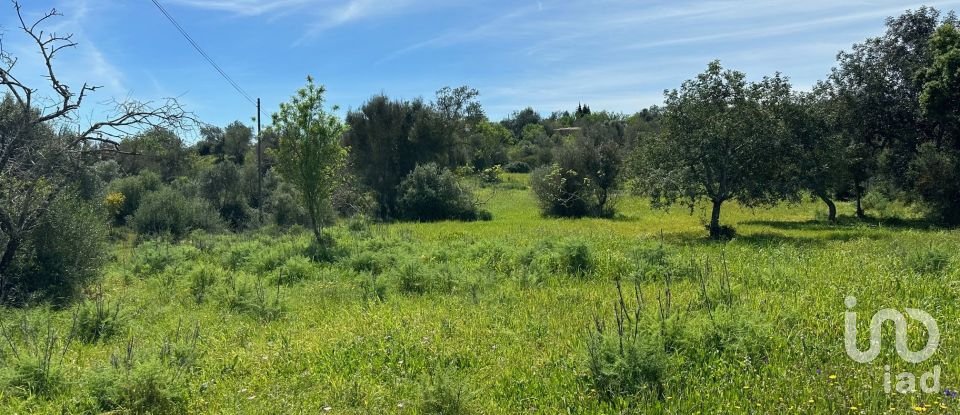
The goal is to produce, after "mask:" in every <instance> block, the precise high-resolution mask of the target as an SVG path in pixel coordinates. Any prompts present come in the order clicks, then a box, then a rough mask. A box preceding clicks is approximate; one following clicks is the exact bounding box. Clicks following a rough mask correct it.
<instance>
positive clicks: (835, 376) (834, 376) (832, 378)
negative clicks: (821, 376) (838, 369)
mask: <svg viewBox="0 0 960 415" xmlns="http://www.w3.org/2000/svg"><path fill="white" fill-rule="evenodd" d="M827 378H829V379H830V380H834V379H836V378H837V375H830V376H827Z"/></svg>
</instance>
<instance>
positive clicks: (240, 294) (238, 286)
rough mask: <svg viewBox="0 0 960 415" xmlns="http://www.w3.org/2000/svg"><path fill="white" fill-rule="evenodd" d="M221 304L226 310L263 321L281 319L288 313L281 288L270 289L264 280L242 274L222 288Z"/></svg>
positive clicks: (235, 276)
mask: <svg viewBox="0 0 960 415" xmlns="http://www.w3.org/2000/svg"><path fill="white" fill-rule="evenodd" d="M218 298H219V300H220V303H221V304H223V305H224V306H225V307H226V308H228V309H230V310H232V311H235V312H238V313H242V314H246V315H250V316H252V317H256V318H257V319H258V320H261V321H272V320H276V319H279V318H280V317H282V316H283V314H284V313H285V312H286V306H285V305H284V303H283V299H282V298H281V297H280V286H279V285H276V286H274V287H268V286H267V285H266V284H265V283H264V281H263V279H262V278H260V277H252V276H250V275H249V274H244V273H240V274H238V275H233V276H231V278H230V279H229V280H228V281H227V282H226V283H225V284H222V285H221V286H220V290H219V293H218Z"/></svg>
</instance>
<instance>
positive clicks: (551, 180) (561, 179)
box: [530, 164, 591, 217]
mask: <svg viewBox="0 0 960 415" xmlns="http://www.w3.org/2000/svg"><path fill="white" fill-rule="evenodd" d="M589 184H590V182H589V181H588V180H587V178H585V177H583V175H581V174H580V173H579V172H577V171H575V170H569V169H564V168H563V167H560V165H559V164H553V165H552V166H543V167H540V168H538V169H536V170H534V171H533V173H531V174H530V188H531V189H532V190H533V194H534V195H535V196H536V197H537V202H538V204H539V205H540V212H541V213H542V214H543V215H544V216H555V217H583V216H587V215H589V214H590V210H591V209H590V204H589V203H588V201H587V198H588V197H589Z"/></svg>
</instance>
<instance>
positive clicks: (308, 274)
mask: <svg viewBox="0 0 960 415" xmlns="http://www.w3.org/2000/svg"><path fill="white" fill-rule="evenodd" d="M316 275H317V269H316V267H315V266H314V265H313V262H311V261H310V259H309V258H307V257H305V256H301V255H297V256H292V257H290V258H287V260H286V261H285V262H284V263H283V265H281V266H280V268H278V269H277V271H276V273H275V275H274V279H273V281H274V282H275V283H277V284H293V283H297V282H300V281H307V280H311V279H313V278H314V277H316Z"/></svg>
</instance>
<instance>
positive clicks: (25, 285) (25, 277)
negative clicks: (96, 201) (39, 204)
mask: <svg viewBox="0 0 960 415" xmlns="http://www.w3.org/2000/svg"><path fill="white" fill-rule="evenodd" d="M106 238H107V229H106V225H105V224H104V216H103V214H102V212H100V211H98V210H97V209H96V208H95V207H94V206H92V205H90V204H89V203H87V202H84V201H82V200H80V199H79V198H78V197H77V196H75V195H73V194H72V193H64V194H63V195H61V196H59V197H57V198H56V199H54V201H53V202H52V203H51V204H50V206H49V208H48V210H47V212H46V214H44V215H43V217H42V219H41V220H40V223H39V224H38V225H37V226H36V227H35V228H33V229H31V230H30V231H29V233H28V234H27V235H26V237H25V238H24V239H23V241H22V242H21V245H20V247H19V249H18V250H17V252H16V255H15V256H14V258H13V261H12V263H11V264H10V268H9V269H7V270H4V274H5V275H4V277H6V278H7V280H6V281H5V282H6V283H7V284H9V285H8V286H7V287H6V289H5V294H6V298H4V299H3V300H4V301H6V302H8V303H27V302H31V301H39V300H54V301H57V302H65V301H67V300H69V299H70V298H73V297H74V296H75V295H76V294H77V293H78V292H79V289H80V287H82V286H84V285H86V284H87V283H88V282H89V281H90V280H91V279H93V278H94V277H95V276H96V275H97V273H98V271H99V269H100V266H101V264H102V263H103V259H104V257H105V256H106Z"/></svg>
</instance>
